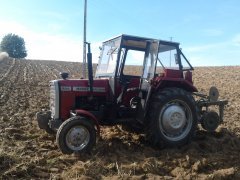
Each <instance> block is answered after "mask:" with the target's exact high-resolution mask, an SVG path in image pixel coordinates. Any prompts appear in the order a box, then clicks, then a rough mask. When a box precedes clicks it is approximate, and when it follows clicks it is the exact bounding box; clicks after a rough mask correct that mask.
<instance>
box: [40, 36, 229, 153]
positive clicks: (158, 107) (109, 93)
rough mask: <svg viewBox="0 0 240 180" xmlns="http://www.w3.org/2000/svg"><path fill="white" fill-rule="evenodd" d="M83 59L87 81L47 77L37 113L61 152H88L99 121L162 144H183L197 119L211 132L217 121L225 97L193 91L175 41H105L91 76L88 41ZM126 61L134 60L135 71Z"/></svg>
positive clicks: (131, 38)
mask: <svg viewBox="0 0 240 180" xmlns="http://www.w3.org/2000/svg"><path fill="white" fill-rule="evenodd" d="M87 57H88V58H87V59H88V79H68V74H67V73H62V74H61V75H62V79H60V80H53V81H50V111H47V112H39V113H37V120H38V124H39V127H40V128H41V129H45V130H46V131H47V132H48V133H56V141H57V144H58V146H59V148H60V150H61V151H62V153H64V154H71V153H81V152H86V151H90V150H91V149H92V148H93V146H94V145H95V143H96V136H97V135H98V134H99V133H100V126H101V125H110V126H112V125H116V124H121V125H123V127H125V128H128V129H130V130H132V131H135V132H139V133H144V134H145V135H146V139H147V140H148V141H149V142H150V143H151V144H152V145H154V146H158V147H164V146H181V145H184V144H186V143H187V142H189V141H190V140H191V138H192V137H193V136H194V133H195V131H196V128H197V125H198V123H200V124H202V127H203V128H204V129H206V130H208V131H214V130H215V129H216V128H217V127H218V125H219V124H220V123H222V121H223V110H224V105H226V104H227V101H222V100H217V98H218V91H217V89H216V88H211V90H210V95H209V96H207V95H204V94H200V93H198V91H197V88H196V87H195V86H194V85H193V81H192V72H191V71H192V70H193V67H192V66H191V64H190V63H189V61H188V60H187V58H186V57H185V56H184V54H183V53H182V51H181V49H180V48H179V43H176V42H169V41H163V40H157V39H150V38H142V37H136V36H129V35H121V36H118V37H115V38H113V39H110V40H107V41H105V42H103V44H102V48H101V56H100V59H99V62H98V66H97V70H96V73H95V78H94V79H93V73H92V72H93V70H92V69H93V68H92V54H91V52H90V44H88V54H87ZM131 64H132V65H136V64H140V65H141V66H138V67H141V68H139V69H140V72H137V71H136V72H134V71H135V70H134V69H133V68H131V67H132V66H131ZM194 97H195V98H194ZM197 97H199V98H197ZM212 105H215V106H218V109H219V112H218V113H216V112H214V111H212V110H209V106H212Z"/></svg>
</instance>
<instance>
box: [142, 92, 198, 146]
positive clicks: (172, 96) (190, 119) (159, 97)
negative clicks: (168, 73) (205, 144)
mask: <svg viewBox="0 0 240 180" xmlns="http://www.w3.org/2000/svg"><path fill="white" fill-rule="evenodd" d="M150 101H151V102H150V107H149V112H148V117H149V120H150V122H149V123H150V124H149V126H148V129H147V137H148V139H149V141H150V142H151V143H152V144H153V145H155V146H159V147H164V146H181V145H184V144H186V143H188V142H189V141H190V140H191V138H192V137H193V135H194V132H195V130H196V127H197V113H196V105H195V101H194V99H193V97H192V95H191V94H190V93H188V92H186V91H185V90H183V89H179V88H166V89H164V90H162V91H160V92H158V93H156V94H154V95H153V96H152V98H151V100H150Z"/></svg>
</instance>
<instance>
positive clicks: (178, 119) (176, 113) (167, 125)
mask: <svg viewBox="0 0 240 180" xmlns="http://www.w3.org/2000/svg"><path fill="white" fill-rule="evenodd" d="M186 122H187V118H186V115H185V112H184V110H183V108H182V107H180V106H179V105H176V104H173V105H170V106H168V107H166V109H165V111H164V112H163V115H162V127H163V129H164V131H165V132H166V133H168V134H176V133H179V132H181V131H182V129H183V128H184V126H185V124H186Z"/></svg>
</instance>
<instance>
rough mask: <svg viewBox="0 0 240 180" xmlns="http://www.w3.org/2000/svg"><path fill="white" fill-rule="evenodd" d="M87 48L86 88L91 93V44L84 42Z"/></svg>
mask: <svg viewBox="0 0 240 180" xmlns="http://www.w3.org/2000/svg"><path fill="white" fill-rule="evenodd" d="M85 43H86V44H87V46H88V53H87V65H88V86H89V89H90V92H91V93H92V92H93V66H92V53H91V44H90V43H88V42H85Z"/></svg>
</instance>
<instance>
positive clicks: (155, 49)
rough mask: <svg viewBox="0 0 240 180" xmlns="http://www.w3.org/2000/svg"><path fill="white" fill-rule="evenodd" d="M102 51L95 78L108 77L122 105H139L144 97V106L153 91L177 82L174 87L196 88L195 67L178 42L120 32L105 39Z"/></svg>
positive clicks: (111, 87) (193, 89) (144, 106)
mask: <svg viewBox="0 0 240 180" xmlns="http://www.w3.org/2000/svg"><path fill="white" fill-rule="evenodd" d="M101 50H102V51H101V56H100V59H99V62H98V66H97V70H96V73H95V78H97V79H99V78H100V79H101V78H104V79H106V78H107V79H108V80H109V86H110V89H111V93H112V97H113V101H115V102H116V103H117V104H118V105H120V106H124V107H136V103H137V102H135V101H136V100H137V99H138V100H139V99H141V100H142V101H143V102H142V103H143V104H142V106H143V108H144V109H145V108H146V107H147V102H148V98H149V97H150V94H151V92H152V90H156V89H158V88H161V87H162V88H163V86H164V87H166V84H168V86H172V83H171V82H175V81H177V83H175V84H174V86H176V85H177V86H179V87H181V86H184V88H186V89H187V90H190V91H196V88H195V87H194V86H193V85H192V76H191V70H193V67H192V66H191V64H190V63H189V61H188V60H187V59H186V57H185V56H184V55H183V53H182V52H181V50H180V49H179V43H176V42H170V41H162V40H157V39H150V38H142V37H136V36H129V35H121V36H118V37H116V38H113V39H110V40H107V41H105V42H103V45H102V48H101ZM184 71H186V72H184ZM184 78H185V79H186V78H187V81H185V79H184ZM181 81H182V82H181ZM160 82H161V83H162V84H161V83H160ZM184 82H185V84H188V86H185V85H184ZM133 104H135V105H133Z"/></svg>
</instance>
